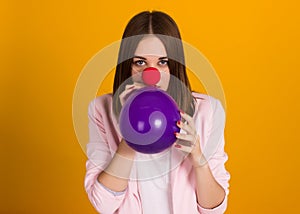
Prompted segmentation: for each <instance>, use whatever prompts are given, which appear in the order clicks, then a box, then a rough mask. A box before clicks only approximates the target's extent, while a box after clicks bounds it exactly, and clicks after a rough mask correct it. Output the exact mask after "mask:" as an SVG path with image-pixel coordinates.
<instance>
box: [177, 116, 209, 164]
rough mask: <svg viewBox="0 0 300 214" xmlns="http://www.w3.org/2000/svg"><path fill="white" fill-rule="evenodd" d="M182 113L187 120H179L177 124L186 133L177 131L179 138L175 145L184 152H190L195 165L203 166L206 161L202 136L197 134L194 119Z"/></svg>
mask: <svg viewBox="0 0 300 214" xmlns="http://www.w3.org/2000/svg"><path fill="white" fill-rule="evenodd" d="M180 115H181V118H183V119H184V120H185V122H183V121H182V120H180V121H177V126H178V127H179V128H181V129H182V130H183V131H185V132H186V133H178V132H176V133H175V135H176V137H177V139H178V140H177V141H176V142H175V147H176V148H177V149H179V150H181V151H183V152H187V153H190V154H189V158H191V161H192V164H193V166H194V167H201V166H203V165H204V163H206V161H205V158H204V156H203V154H202V151H201V148H200V137H199V135H198V134H197V131H196V128H195V124H194V120H193V118H192V117H191V116H190V115H188V114H186V113H184V112H180Z"/></svg>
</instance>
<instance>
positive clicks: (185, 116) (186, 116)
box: [180, 111, 194, 124]
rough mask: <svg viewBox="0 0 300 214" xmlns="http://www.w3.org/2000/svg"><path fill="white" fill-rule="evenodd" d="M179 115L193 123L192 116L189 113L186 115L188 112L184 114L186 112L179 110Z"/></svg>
mask: <svg viewBox="0 0 300 214" xmlns="http://www.w3.org/2000/svg"><path fill="white" fill-rule="evenodd" d="M180 115H181V117H182V118H183V119H185V120H186V121H187V122H188V123H190V124H194V120H193V118H192V117H191V116H190V115H188V114H186V113H184V112H182V111H180Z"/></svg>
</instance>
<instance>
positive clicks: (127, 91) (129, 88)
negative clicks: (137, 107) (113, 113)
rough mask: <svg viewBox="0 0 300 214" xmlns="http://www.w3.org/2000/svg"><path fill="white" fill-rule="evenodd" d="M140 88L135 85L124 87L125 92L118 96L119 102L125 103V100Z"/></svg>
mask: <svg viewBox="0 0 300 214" xmlns="http://www.w3.org/2000/svg"><path fill="white" fill-rule="evenodd" d="M140 88H142V86H137V85H134V84H132V85H126V86H125V90H124V91H123V92H122V93H121V94H120V96H119V97H120V100H122V102H125V100H126V98H127V97H128V96H129V95H130V94H131V93H132V92H133V91H135V90H137V89H140Z"/></svg>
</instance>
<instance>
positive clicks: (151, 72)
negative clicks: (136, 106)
mask: <svg viewBox="0 0 300 214" xmlns="http://www.w3.org/2000/svg"><path fill="white" fill-rule="evenodd" d="M142 78H143V81H144V83H145V84H146V85H150V86H154V85H155V84H157V83H158V82H159V80H160V73H159V71H158V70H157V69H156V68H154V67H149V68H145V69H144V71H143V73H142Z"/></svg>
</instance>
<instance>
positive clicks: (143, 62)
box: [133, 59, 146, 66]
mask: <svg viewBox="0 0 300 214" xmlns="http://www.w3.org/2000/svg"><path fill="white" fill-rule="evenodd" d="M133 64H135V65H138V66H143V65H145V64H146V62H145V61H144V60H141V59H140V60H136V61H134V62H133Z"/></svg>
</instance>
